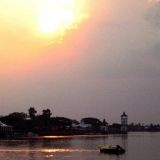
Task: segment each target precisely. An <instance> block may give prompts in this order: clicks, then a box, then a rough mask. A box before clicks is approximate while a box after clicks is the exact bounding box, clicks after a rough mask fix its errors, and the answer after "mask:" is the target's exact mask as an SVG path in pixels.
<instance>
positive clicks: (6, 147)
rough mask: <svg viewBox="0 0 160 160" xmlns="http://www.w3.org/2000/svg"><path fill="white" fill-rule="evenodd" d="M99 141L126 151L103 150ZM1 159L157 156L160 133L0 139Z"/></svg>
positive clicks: (134, 159) (158, 159)
mask: <svg viewBox="0 0 160 160" xmlns="http://www.w3.org/2000/svg"><path fill="white" fill-rule="evenodd" d="M101 144H113V145H117V144H119V145H121V146H122V147H123V148H125V150H126V153H125V154H123V155H107V154H102V153H100V152H99V150H98V146H99V145H101ZM0 160H160V133H158V132H157V133H147V132H146V133H141V132H135V133H129V134H128V135H127V136H122V135H107V136H66V137H65V136H64V137H63V136H61V137H56V136H53V137H46V138H42V139H38V140H0Z"/></svg>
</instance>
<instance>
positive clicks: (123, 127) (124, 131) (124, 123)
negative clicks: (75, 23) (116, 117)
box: [121, 112, 128, 134]
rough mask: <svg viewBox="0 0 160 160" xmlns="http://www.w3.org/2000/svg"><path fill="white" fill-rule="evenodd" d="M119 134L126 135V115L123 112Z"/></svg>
mask: <svg viewBox="0 0 160 160" xmlns="http://www.w3.org/2000/svg"><path fill="white" fill-rule="evenodd" d="M121 133H123V134H127V133H128V115H126V113H125V112H123V114H122V115H121Z"/></svg>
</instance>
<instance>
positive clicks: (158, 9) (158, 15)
mask: <svg viewBox="0 0 160 160" xmlns="http://www.w3.org/2000/svg"><path fill="white" fill-rule="evenodd" d="M146 18H147V20H148V21H149V22H150V23H151V24H152V25H153V26H155V27H156V28H158V29H160V1H156V2H154V5H153V6H152V7H151V8H149V12H148V14H147V17H146Z"/></svg>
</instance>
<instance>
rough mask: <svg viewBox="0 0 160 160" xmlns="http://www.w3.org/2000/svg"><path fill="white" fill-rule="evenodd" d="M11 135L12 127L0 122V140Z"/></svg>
mask: <svg viewBox="0 0 160 160" xmlns="http://www.w3.org/2000/svg"><path fill="white" fill-rule="evenodd" d="M12 134H13V127H12V126H9V125H6V124H4V123H2V122H1V121H0V138H3V137H8V136H10V135H12Z"/></svg>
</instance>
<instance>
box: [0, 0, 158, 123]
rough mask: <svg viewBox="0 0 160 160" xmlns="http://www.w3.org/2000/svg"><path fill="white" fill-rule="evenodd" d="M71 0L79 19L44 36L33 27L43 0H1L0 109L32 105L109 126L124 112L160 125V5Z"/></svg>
mask: <svg viewBox="0 0 160 160" xmlns="http://www.w3.org/2000/svg"><path fill="white" fill-rule="evenodd" d="M48 1H49V0H48ZM70 1H74V0H70ZM76 1H77V5H75V6H74V7H73V8H74V9H75V10H74V15H76V16H74V17H72V16H69V18H68V19H67V20H68V21H65V24H63V27H62V28H60V29H59V28H58V30H57V31H56V32H55V33H50V32H48V33H46V32H44V30H43V32H42V30H41V31H40V26H39V28H36V27H37V21H36V19H37V17H38V16H37V13H38V9H39V8H38V7H39V6H45V1H43V0H41V1H37V0H34V1H33V0H32V1H31V0H28V1H25V0H21V1H20V0H0V21H1V25H0V35H1V36H0V43H1V45H0V77H1V78H0V111H1V112H0V114H1V115H5V114H9V113H11V112H15V111H17V112H27V111H28V108H29V107H31V106H34V107H35V108H36V109H37V111H38V113H39V114H40V113H41V111H42V110H43V109H46V108H50V109H51V111H52V114H53V116H64V117H69V118H73V119H78V120H80V119H81V118H84V117H97V118H100V119H101V120H102V119H104V118H106V120H107V121H108V122H110V123H111V122H120V115H121V114H122V112H123V111H125V112H126V113H127V114H128V116H129V122H130V123H131V122H136V123H137V122H141V123H151V122H152V123H160V116H159V115H160V85H159V82H160V63H159V60H160V53H159V51H160V2H159V1H158V0H123V1H121V0H116V1H113V0H85V1H83V0H81V1H80V0H76ZM33 2H34V3H33ZM40 2H42V3H43V5H40ZM52 5H53V4H52ZM37 6H38V7H37ZM46 6H47V5H46ZM37 8H38V9H37ZM42 8H43V7H42ZM55 8H56V7H55ZM55 8H54V9H55ZM43 9H44V8H43ZM43 9H42V11H43ZM51 9H52V8H51ZM54 9H53V10H54ZM62 10H64V9H63V8H62ZM62 10H61V13H62ZM75 12H76V13H75ZM67 13H69V12H67ZM51 14H53V13H51ZM62 15H66V14H65V12H64V13H63V14H62ZM68 15H69V14H68ZM56 16H57V13H56V14H55V15H54V14H53V17H54V18H55V19H56V18H57V19H60V18H61V17H56ZM40 18H41V17H40ZM66 18H67V17H65V20H66ZM44 19H45V23H43V25H44V24H47V22H46V17H44ZM73 19H74V21H73V23H72V21H70V20H73ZM47 20H48V21H50V19H47ZM52 20H53V19H52ZM61 20H62V21H63V22H64V19H63V17H62V18H61ZM55 22H56V21H54V25H55V24H56V25H57V24H58V22H56V23H55ZM52 25H53V24H52ZM52 27H53V26H52Z"/></svg>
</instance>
